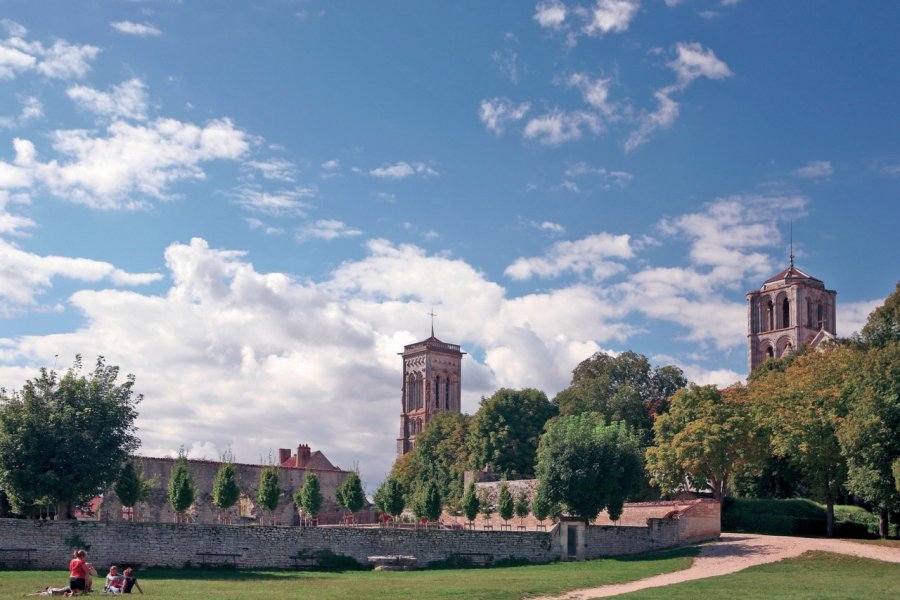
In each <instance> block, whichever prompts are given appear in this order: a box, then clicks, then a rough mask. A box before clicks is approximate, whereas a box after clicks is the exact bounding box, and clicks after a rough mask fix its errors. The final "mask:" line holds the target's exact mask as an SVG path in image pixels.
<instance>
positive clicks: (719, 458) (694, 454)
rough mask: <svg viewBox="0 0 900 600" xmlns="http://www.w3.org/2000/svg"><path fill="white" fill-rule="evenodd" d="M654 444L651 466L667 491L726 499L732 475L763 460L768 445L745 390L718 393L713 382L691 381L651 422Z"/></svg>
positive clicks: (650, 451)
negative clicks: (706, 492)
mask: <svg viewBox="0 0 900 600" xmlns="http://www.w3.org/2000/svg"><path fill="white" fill-rule="evenodd" d="M653 433H654V439H655V445H654V446H650V447H649V448H647V453H646V454H647V469H648V471H649V472H650V475H651V477H652V481H653V484H654V485H656V486H658V487H659V488H661V489H662V491H663V493H666V494H672V493H675V492H678V491H680V490H682V489H684V488H685V483H686V482H687V484H688V485H689V487H690V488H691V489H695V490H703V489H706V487H707V486H709V487H710V488H711V489H712V492H713V496H714V497H715V498H716V499H717V500H719V501H721V500H722V499H723V498H724V497H725V492H726V490H727V485H728V480H729V478H730V477H731V475H732V474H733V473H735V472H736V471H739V470H741V469H743V468H745V467H747V466H748V465H751V464H755V463H757V462H759V461H761V460H762V455H763V454H764V452H765V450H764V444H761V443H760V442H759V441H758V436H757V435H756V428H755V425H754V421H753V418H752V416H751V414H750V410H749V408H748V406H747V401H746V393H745V390H744V389H743V388H740V387H734V388H729V389H727V390H725V391H723V392H720V391H719V390H718V389H717V388H716V386H714V385H704V386H698V385H693V384H691V385H690V386H689V387H687V388H683V389H681V390H679V391H678V392H677V393H676V394H675V395H674V396H673V397H672V401H671V405H670V406H669V412H668V413H666V414H662V415H659V416H658V417H657V418H656V422H655V423H654V425H653Z"/></svg>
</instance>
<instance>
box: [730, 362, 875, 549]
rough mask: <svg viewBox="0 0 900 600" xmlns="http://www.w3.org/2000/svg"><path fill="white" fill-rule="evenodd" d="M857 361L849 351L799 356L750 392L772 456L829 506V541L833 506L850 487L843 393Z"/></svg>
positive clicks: (760, 380) (752, 386) (756, 382)
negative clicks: (793, 469)
mask: <svg viewBox="0 0 900 600" xmlns="http://www.w3.org/2000/svg"><path fill="white" fill-rule="evenodd" d="M858 357H859V353H858V351H857V350H856V349H854V348H853V347H851V346H849V345H834V346H832V347H830V348H822V347H820V348H819V350H818V351H816V352H810V353H808V354H804V355H800V356H797V357H796V358H795V359H794V360H793V362H792V363H791V364H790V365H789V366H788V367H787V368H786V369H785V370H784V371H783V372H778V371H771V372H768V373H766V374H764V375H763V376H761V377H759V378H757V379H754V380H753V381H751V382H750V384H749V385H748V386H747V391H748V394H749V398H750V400H751V403H752V406H753V408H754V410H755V412H756V420H757V423H758V424H759V425H760V426H761V427H762V428H763V429H764V430H765V432H766V434H767V435H768V437H769V439H770V440H771V451H772V452H773V453H774V454H775V455H776V456H781V457H785V458H788V459H789V460H790V461H791V462H792V463H793V464H794V465H795V466H796V467H797V468H798V469H799V470H800V472H801V473H802V474H803V480H804V482H805V484H806V485H807V486H808V488H809V489H810V491H811V493H812V495H813V496H814V497H816V498H818V499H820V500H823V501H824V502H825V507H826V509H825V513H826V523H827V534H828V535H829V536H831V535H833V534H834V502H835V499H836V498H837V497H838V495H839V494H840V493H841V490H842V488H843V486H844V483H845V482H846V481H847V462H846V459H845V457H844V455H843V453H842V452H841V445H840V443H839V440H838V435H837V434H838V429H839V428H840V427H841V425H842V423H843V422H844V419H845V418H846V416H847V397H846V394H845V389H844V388H845V386H846V385H847V383H848V382H849V381H850V375H851V373H853V371H854V369H855V368H856V367H855V365H856V363H858Z"/></svg>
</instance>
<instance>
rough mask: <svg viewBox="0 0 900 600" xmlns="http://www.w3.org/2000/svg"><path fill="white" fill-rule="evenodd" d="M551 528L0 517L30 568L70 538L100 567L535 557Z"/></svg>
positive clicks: (63, 555)
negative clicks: (221, 557) (325, 557)
mask: <svg viewBox="0 0 900 600" xmlns="http://www.w3.org/2000/svg"><path fill="white" fill-rule="evenodd" d="M557 540H558V535H557V534H556V532H555V531H553V532H546V533H545V532H532V531H529V532H499V531H454V530H437V529H430V530H424V529H419V530H408V529H391V528H361V527H305V528H303V527H271V526H259V525H252V526H235V525H196V524H190V525H176V524H174V523H173V524H168V523H124V522H108V523H104V522H91V521H24V520H17V519H0V547H2V548H23V549H26V548H33V549H35V552H34V553H33V554H32V558H33V564H32V567H34V568H42V569H64V568H66V566H67V565H68V561H69V559H70V558H71V555H72V546H73V544H74V543H78V544H83V545H84V546H85V547H87V546H89V550H88V560H90V561H91V562H93V563H94V564H95V565H96V566H97V570H98V571H100V572H105V570H106V568H107V567H108V565H110V564H115V565H119V566H128V565H129V564H139V565H141V566H143V567H147V566H165V567H184V566H187V565H189V564H190V565H194V566H196V565H199V564H200V563H201V562H202V559H203V557H202V556H200V555H198V552H215V553H229V554H231V553H233V554H240V556H239V557H238V558H237V561H236V563H237V566H238V567H240V568H264V567H268V568H290V567H292V566H293V564H294V563H293V561H292V560H291V556H296V555H297V553H298V551H306V552H316V551H321V550H330V551H331V552H334V553H335V554H341V555H345V556H351V557H353V558H354V559H356V560H357V561H358V562H360V563H363V564H365V563H366V562H367V559H368V557H369V556H375V555H382V556H383V555H397V554H403V555H412V556H415V557H416V559H417V560H418V564H419V565H420V566H427V564H428V563H429V562H433V561H439V560H447V559H449V558H450V557H451V555H453V554H455V553H488V554H491V555H493V560H494V561H499V560H503V559H521V560H526V561H528V562H534V563H546V562H551V561H553V560H555V559H557V558H558V556H559V550H558V541H557Z"/></svg>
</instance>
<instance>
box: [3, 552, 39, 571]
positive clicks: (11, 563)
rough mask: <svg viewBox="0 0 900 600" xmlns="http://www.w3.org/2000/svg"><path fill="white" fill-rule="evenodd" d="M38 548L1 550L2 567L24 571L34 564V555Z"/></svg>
mask: <svg viewBox="0 0 900 600" xmlns="http://www.w3.org/2000/svg"><path fill="white" fill-rule="evenodd" d="M34 552H37V549H36V548H0V566H3V568H18V569H24V568H27V567H30V566H31V565H32V563H33V562H34V557H33V556H32V554H33V553H34Z"/></svg>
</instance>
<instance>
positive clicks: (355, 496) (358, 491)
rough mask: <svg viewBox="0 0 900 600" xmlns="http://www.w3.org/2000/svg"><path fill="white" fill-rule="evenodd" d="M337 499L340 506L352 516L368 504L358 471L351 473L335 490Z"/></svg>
mask: <svg viewBox="0 0 900 600" xmlns="http://www.w3.org/2000/svg"><path fill="white" fill-rule="evenodd" d="M334 495H335V499H336V500H337V501H338V504H340V505H341V506H343V507H344V508H346V509H347V510H348V511H350V515H351V516H352V515H353V513H355V512H356V511H358V510H359V509H361V508H362V507H363V504H365V502H366V494H365V492H364V491H363V487H362V481H360V479H359V474H358V473H357V472H356V471H350V473H348V474H347V478H346V479H345V480H344V481H343V482H342V483H341V485H339V486H338V488H337V490H335V493H334Z"/></svg>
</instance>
